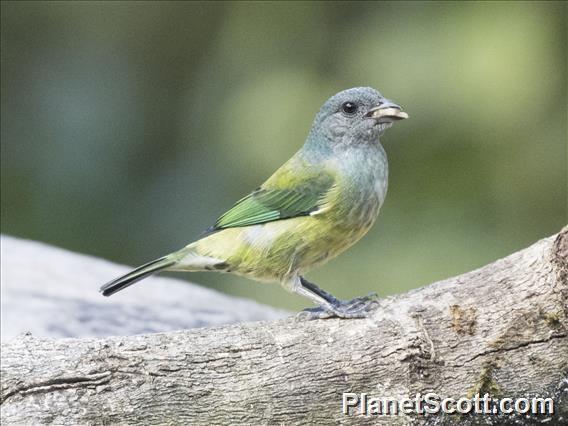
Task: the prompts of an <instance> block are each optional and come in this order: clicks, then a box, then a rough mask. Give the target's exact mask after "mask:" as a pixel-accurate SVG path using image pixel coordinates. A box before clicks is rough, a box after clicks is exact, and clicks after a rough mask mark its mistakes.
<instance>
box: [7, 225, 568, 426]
mask: <svg viewBox="0 0 568 426" xmlns="http://www.w3.org/2000/svg"><path fill="white" fill-rule="evenodd" d="M567 258H568V228H565V229H564V230H563V231H562V232H561V233H560V234H558V235H556V236H552V237H550V238H546V239H543V240H541V241H539V242H537V243H536V244H534V245H532V246H531V247H529V248H527V249H525V250H522V251H520V252H517V253H515V254H512V255H510V256H508V257H506V258H504V259H501V260H498V261H496V262H494V263H492V264H490V265H487V266H485V267H483V268H480V269H478V270H475V271H472V272H469V273H466V274H464V275H460V276H458V277H455V278H451V279H448V280H444V281H440V282H437V283H434V284H431V285H429V286H426V287H423V288H420V289H417V290H414V291H411V292H408V293H406V294H401V295H398V296H393V297H389V298H386V299H383V300H382V301H381V304H380V308H379V309H378V310H377V311H376V313H375V314H374V316H372V317H371V318H368V319H361V320H338V319H332V320H321V321H312V322H300V321H297V320H295V319H294V318H289V319H284V320H277V321H272V322H258V323H246V324H238V325H229V326H222V327H214V328H203V329H193V330H187V331H179V332H171V333H163V334H147V335H140V336H129V337H111V338H103V339H93V338H90V339H57V340H56V339H46V338H35V337H32V336H23V337H21V338H19V339H14V340H13V341H11V342H9V343H5V344H3V346H2V367H1V372H2V394H1V401H2V406H1V414H2V419H3V423H4V424H45V423H52V424H73V425H75V424H237V423H239V424H300V423H301V424H305V423H308V424H332V423H341V424H351V423H357V424H367V423H369V424H377V423H386V424H407V423H409V422H411V421H412V422H415V423H419V424H420V423H435V424H458V423H459V424H491V423H494V424H504V423H512V422H514V421H518V420H520V421H521V422H523V423H524V422H537V421H549V420H551V419H550V417H539V416H528V417H527V416H516V417H515V416H460V415H449V416H440V415H438V416H413V415H399V416H396V417H392V416H390V417H389V416H379V417H365V416H360V415H357V413H352V414H351V415H349V416H347V415H344V414H342V411H341V401H342V393H343V392H355V393H361V392H366V393H369V394H370V395H373V396H380V397H394V398H398V397H401V396H413V395H414V394H415V393H416V392H422V393H426V392H429V391H433V392H436V393H437V394H439V395H440V396H442V397H444V396H451V397H455V398H459V397H461V396H465V395H472V394H475V393H476V392H480V393H482V394H483V393H485V392H487V393H490V394H491V395H493V396H495V397H499V396H506V397H528V396H535V395H537V396H543V397H547V396H550V397H553V398H554V399H555V411H556V414H554V415H553V417H552V423H553V424H554V423H560V422H563V421H565V419H566V412H567V411H568V410H567V405H568V401H567V398H566V393H567V387H568V386H567V385H566V384H567V383H568V380H567V376H568V371H567V368H568V337H567V336H568V321H567V317H568V315H567V314H568V309H567V302H568V260H567Z"/></svg>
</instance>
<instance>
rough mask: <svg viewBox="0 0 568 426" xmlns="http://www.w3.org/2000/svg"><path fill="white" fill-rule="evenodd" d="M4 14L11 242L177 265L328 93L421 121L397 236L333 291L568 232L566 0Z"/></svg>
mask: <svg viewBox="0 0 568 426" xmlns="http://www.w3.org/2000/svg"><path fill="white" fill-rule="evenodd" d="M1 7H2V10H1V43H2V44H1V52H2V53H1V67H2V75H1V91H2V96H1V149H2V163H1V165H2V183H1V189H2V210H1V212H2V232H4V233H8V234H13V235H16V236H20V237H25V238H31V239H37V240H41V241H45V242H48V243H51V244H55V245H59V246H62V247H66V248H68V249H71V250H75V251H78V252H83V253H89V254H93V255H96V256H101V257H105V258H108V259H112V260H114V261H117V262H122V263H126V264H132V265H136V264H139V263H142V262H145V261H147V260H150V259H153V258H155V257H157V256H160V255H163V254H165V253H167V252H169V251H171V250H174V249H177V248H179V247H181V246H183V245H185V244H186V243H188V242H189V241H190V240H191V239H193V238H194V237H196V236H197V235H199V233H200V232H201V231H202V230H204V229H205V228H207V227H208V226H209V225H211V223H212V222H213V221H214V220H215V219H216V217H217V216H218V215H219V214H221V213H222V212H223V211H224V210H226V209H227V208H228V207H230V206H231V205H232V203H233V202H234V201H236V200H237V199H238V198H240V197H241V196H243V195H245V194H246V193H247V192H248V191H249V190H251V189H253V188H255V187H257V186H258V184H259V183H261V182H262V181H263V180H264V179H265V178H266V177H267V176H268V175H269V174H270V173H271V172H272V171H273V170H275V169H276V168H277V167H278V166H279V165H280V164H281V163H283V162H284V161H285V160H286V159H287V158H288V157H290V156H291V155H292V154H293V153H294V152H295V151H296V150H297V149H298V148H299V147H300V145H301V144H302V143H303V140H304V138H305V135H306V133H307V131H308V129H309V127H310V124H311V121H312V119H313V116H314V114H315V112H316V111H317V109H318V108H319V106H320V105H321V103H322V102H323V101H324V100H325V99H326V98H327V97H328V96H330V95H332V94H333V93H335V92H337V91H339V90H342V89H345V88H348V87H353V86H359V85H370V86H373V87H376V88H378V89H379V90H381V91H382V92H383V94H384V95H386V96H387V97H390V98H392V99H393V100H395V101H397V102H399V103H400V104H402V105H403V106H404V107H405V108H406V110H407V111H408V112H409V114H410V116H411V118H410V119H409V120H407V121H405V122H402V123H397V125H396V126H394V127H393V129H391V130H390V131H389V132H388V133H387V134H386V136H385V137H384V138H383V139H384V140H383V144H384V145H385V148H386V150H387V152H388V155H389V160H390V187H389V195H388V197H387V201H386V203H385V205H384V207H383V210H382V212H381V216H380V218H379V220H378V222H377V224H376V225H375V227H374V228H373V229H372V231H371V232H370V234H369V235H368V236H367V237H365V238H364V240H363V241H362V242H360V243H359V244H358V245H356V246H355V247H354V248H353V249H351V250H350V251H349V252H348V253H346V254H345V255H343V256H342V257H340V258H338V259H337V260H335V261H333V262H331V263H330V264H328V265H326V266H325V267H323V268H321V269H319V270H317V271H314V272H313V273H312V274H310V276H311V277H312V278H313V280H314V281H315V282H317V283H319V284H320V285H322V286H323V287H324V288H326V289H328V290H329V291H331V292H332V293H335V294H337V295H338V296H339V297H343V298H347V297H351V296H355V295H360V294H365V293H368V292H370V291H377V292H378V293H379V294H382V295H385V294H392V293H396V292H402V291H405V290H407V289H409V288H413V287H417V286H420V285H423V284H426V283H428V282H430V281H432V280H436V279H442V278H445V277H448V276H451V275H454V274H458V273H461V272H465V271H467V270H470V269H473V268H475V267H478V266H481V265H483V264H485V263H487V262H490V261H492V260H494V259H496V258H499V257H502V256H504V255H507V254H509V253H510V252H513V251H515V250H518V249H520V248H522V247H524V246H526V245H529V244H530V243H532V242H534V241H536V240H537V239H539V238H542V237H545V236H547V235H550V234H552V233H554V232H556V231H558V230H559V229H560V228H561V227H562V226H563V225H564V224H565V223H566V222H567V202H566V196H567V194H566V188H567V181H566V145H567V129H566V121H567V111H566V105H567V92H566V91H567V87H566V81H567V69H566V62H567V57H566V52H567V49H566V46H567V33H566V29H567V22H568V19H567V4H566V3H565V2H522V3H521V2H503V3H499V2H483V3H481V2H480V3H476V2H456V3H451V2H441V3H436V2H417V3H415V2H392V3H391V2H381V3H355V2H345V3H341V2H329V3H326V2H307V3H301V2H292V3H284V2H281V3H272V2H269V3H260V2H253V3H245V2H240V3H239V2H227V3H222V2H217V3H215V2H211V3H206V2H203V3H199V2H196V3H190V2H156V3H151V2H124V3H122V2H2V6H1ZM70 273H88V272H85V271H70ZM177 276H178V277H184V278H186V279H190V280H192V281H195V282H200V283H203V284H205V285H209V286H213V287H216V288H220V289H222V290H223V291H227V292H230V293H233V294H238V295H244V296H248V297H253V298H256V299H257V300H260V301H262V302H267V303H271V304H273V305H275V306H281V307H288V308H293V309H297V308H300V307H302V306H304V305H305V304H306V301H305V300H302V299H301V298H298V297H297V296H292V295H288V294H286V293H284V291H283V290H281V289H279V288H276V287H274V286H267V285H260V284H255V283H250V282H248V281H246V280H245V279H241V278H237V277H232V276H221V275H216V274H194V275H189V274H186V275H177ZM110 278H112V277H109V279H110ZM93 291H96V289H93ZM124 297H127V296H126V295H125V296H124Z"/></svg>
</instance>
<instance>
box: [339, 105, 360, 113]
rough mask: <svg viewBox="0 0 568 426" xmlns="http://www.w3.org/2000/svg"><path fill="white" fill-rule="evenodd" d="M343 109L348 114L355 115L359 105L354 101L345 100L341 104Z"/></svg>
mask: <svg viewBox="0 0 568 426" xmlns="http://www.w3.org/2000/svg"><path fill="white" fill-rule="evenodd" d="M341 111H343V113H344V114H346V115H353V114H355V113H356V112H357V105H356V104H354V103H353V102H344V103H343V104H342V105H341Z"/></svg>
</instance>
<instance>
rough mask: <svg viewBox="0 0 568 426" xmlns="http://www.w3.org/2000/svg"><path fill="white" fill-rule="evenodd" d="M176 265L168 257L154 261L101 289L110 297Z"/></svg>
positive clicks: (104, 294)
mask: <svg viewBox="0 0 568 426" xmlns="http://www.w3.org/2000/svg"><path fill="white" fill-rule="evenodd" d="M174 263H176V262H175V261H174V260H172V259H171V258H168V256H165V257H161V258H159V259H156V260H153V261H152V262H148V263H146V264H144V265H142V266H139V267H138V268H136V269H135V270H133V271H130V272H129V273H128V274H126V275H123V276H122V277H119V278H117V279H115V280H112V281H111V282H108V283H106V284H105V285H103V286H102V287H101V289H100V291H101V293H102V294H103V296H110V295H112V294H114V293H116V292H117V291H120V290H122V289H124V288H126V287H128V286H129V285H132V284H134V283H137V282H138V281H140V280H142V279H144V278H146V277H147V276H148V275H151V274H153V273H154V272H157V271H159V270H161V269H164V268H167V267H168V266H172V265H173V264H174Z"/></svg>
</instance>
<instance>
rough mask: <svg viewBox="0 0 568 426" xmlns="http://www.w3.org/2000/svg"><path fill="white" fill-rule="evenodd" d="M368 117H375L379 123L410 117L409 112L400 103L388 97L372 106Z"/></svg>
mask: <svg viewBox="0 0 568 426" xmlns="http://www.w3.org/2000/svg"><path fill="white" fill-rule="evenodd" d="M367 117H370V118H374V119H375V120H377V123H392V122H393V121H398V120H404V119H405V118H408V114H407V113H405V112H404V111H402V107H401V106H400V105H397V104H395V103H394V102H392V101H389V100H388V99H384V100H383V101H382V102H381V103H380V105H378V106H376V107H374V108H372V109H371V110H370V111H369V112H368V113H367Z"/></svg>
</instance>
